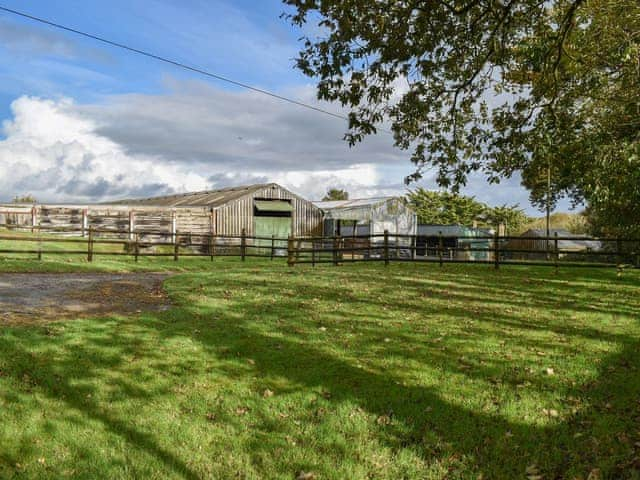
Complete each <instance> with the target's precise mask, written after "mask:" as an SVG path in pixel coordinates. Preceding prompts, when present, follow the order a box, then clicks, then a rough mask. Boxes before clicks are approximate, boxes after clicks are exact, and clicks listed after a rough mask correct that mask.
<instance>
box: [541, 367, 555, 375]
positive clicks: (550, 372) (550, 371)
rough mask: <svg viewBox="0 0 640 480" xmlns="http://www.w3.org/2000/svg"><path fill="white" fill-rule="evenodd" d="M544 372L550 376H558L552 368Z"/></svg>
mask: <svg viewBox="0 0 640 480" xmlns="http://www.w3.org/2000/svg"><path fill="white" fill-rule="evenodd" d="M544 372H545V373H546V374H547V375H549V376H551V375H555V374H556V372H554V371H553V368H550V367H549V368H546V369H545V371H544Z"/></svg>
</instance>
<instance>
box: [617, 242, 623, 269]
mask: <svg viewBox="0 0 640 480" xmlns="http://www.w3.org/2000/svg"><path fill="white" fill-rule="evenodd" d="M616 253H617V254H618V255H617V257H616V258H617V260H618V265H622V264H623V263H624V258H623V256H622V242H621V241H620V239H619V238H618V239H616Z"/></svg>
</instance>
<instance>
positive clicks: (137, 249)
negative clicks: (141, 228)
mask: <svg viewBox="0 0 640 480" xmlns="http://www.w3.org/2000/svg"><path fill="white" fill-rule="evenodd" d="M135 242H136V243H135V244H134V245H133V254H134V256H135V261H136V262H138V255H139V254H140V244H139V243H138V242H139V235H138V233H137V232H136V233H135Z"/></svg>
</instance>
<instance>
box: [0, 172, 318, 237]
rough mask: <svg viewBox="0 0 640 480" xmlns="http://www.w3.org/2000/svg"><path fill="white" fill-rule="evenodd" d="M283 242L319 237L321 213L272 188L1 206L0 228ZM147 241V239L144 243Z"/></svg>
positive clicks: (263, 186)
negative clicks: (241, 237) (256, 238)
mask: <svg viewBox="0 0 640 480" xmlns="http://www.w3.org/2000/svg"><path fill="white" fill-rule="evenodd" d="M7 223H8V224H13V225H20V226H22V227H31V226H34V227H35V226H43V227H51V228H58V227H60V228H73V229H76V230H77V231H78V232H80V231H81V232H82V233H83V234H86V232H87V231H88V229H89V228H96V229H101V230H112V231H114V232H115V231H119V232H126V233H125V235H135V233H136V232H137V231H152V232H158V234H159V235H156V236H155V237H157V238H165V239H166V238H167V237H169V238H174V239H175V236H176V234H179V233H180V232H183V233H191V234H214V235H220V236H234V235H240V234H241V233H242V231H243V230H244V231H245V233H246V235H247V236H261V237H271V236H275V237H277V238H286V237H288V236H289V235H290V234H293V235H295V236H312V235H322V211H321V210H320V209H319V208H317V207H316V206H314V205H313V204H312V203H311V202H309V201H307V200H304V199H303V198H301V197H299V196H297V195H295V194H294V193H292V192H290V191H288V190H287V189H285V188H283V187H281V186H280V185H277V184H275V183H269V184H258V185H248V186H242V187H232V188H224V189H219V190H208V191H204V192H194V193H184V194H178V195H169V196H161V197H151V198H142V199H131V200H120V201H116V202H110V203H106V204H98V205H9V204H7V205H3V206H0V224H7ZM150 240H151V238H150Z"/></svg>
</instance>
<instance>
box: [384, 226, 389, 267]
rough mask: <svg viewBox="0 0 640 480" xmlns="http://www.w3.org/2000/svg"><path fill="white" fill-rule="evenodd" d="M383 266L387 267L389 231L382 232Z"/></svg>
mask: <svg viewBox="0 0 640 480" xmlns="http://www.w3.org/2000/svg"><path fill="white" fill-rule="evenodd" d="M384 266H385V267H387V266H389V230H385V231H384Z"/></svg>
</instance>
